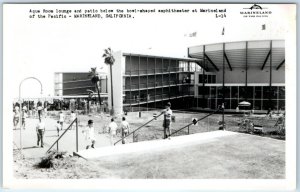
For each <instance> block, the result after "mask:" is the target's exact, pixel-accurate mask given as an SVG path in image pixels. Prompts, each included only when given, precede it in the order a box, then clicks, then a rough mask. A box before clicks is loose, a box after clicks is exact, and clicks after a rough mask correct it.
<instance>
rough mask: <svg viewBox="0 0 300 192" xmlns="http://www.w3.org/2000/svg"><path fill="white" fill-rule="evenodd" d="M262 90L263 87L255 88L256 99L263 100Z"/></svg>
mask: <svg viewBox="0 0 300 192" xmlns="http://www.w3.org/2000/svg"><path fill="white" fill-rule="evenodd" d="M261 89H262V87H255V89H254V98H255V99H261Z"/></svg>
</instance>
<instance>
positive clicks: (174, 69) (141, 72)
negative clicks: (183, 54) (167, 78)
mask: <svg viewBox="0 0 300 192" xmlns="http://www.w3.org/2000/svg"><path fill="white" fill-rule="evenodd" d="M169 72H194V71H192V70H190V71H189V70H187V69H184V68H183V67H170V68H155V69H147V70H145V69H143V70H132V71H126V72H125V75H146V74H154V73H169Z"/></svg>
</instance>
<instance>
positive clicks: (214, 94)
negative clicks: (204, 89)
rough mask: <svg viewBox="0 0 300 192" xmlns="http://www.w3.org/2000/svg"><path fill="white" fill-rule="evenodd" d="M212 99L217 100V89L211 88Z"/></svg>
mask: <svg viewBox="0 0 300 192" xmlns="http://www.w3.org/2000/svg"><path fill="white" fill-rule="evenodd" d="M210 97H211V98H216V87H210Z"/></svg>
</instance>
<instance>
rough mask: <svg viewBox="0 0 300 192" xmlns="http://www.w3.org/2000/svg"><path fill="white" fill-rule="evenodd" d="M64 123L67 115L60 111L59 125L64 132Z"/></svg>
mask: <svg viewBox="0 0 300 192" xmlns="http://www.w3.org/2000/svg"><path fill="white" fill-rule="evenodd" d="M64 121H65V115H64V114H63V112H62V111H60V113H59V123H60V126H61V127H60V129H61V130H63V126H64Z"/></svg>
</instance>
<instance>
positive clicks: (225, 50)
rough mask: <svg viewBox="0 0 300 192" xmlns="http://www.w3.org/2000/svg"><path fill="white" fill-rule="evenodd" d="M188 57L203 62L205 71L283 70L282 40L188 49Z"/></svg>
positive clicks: (283, 50)
mask: <svg viewBox="0 0 300 192" xmlns="http://www.w3.org/2000/svg"><path fill="white" fill-rule="evenodd" d="M188 56H189V57H191V58H197V59H200V60H204V62H203V68H204V69H205V70H206V71H212V72H213V71H219V70H222V68H223V63H224V67H225V69H226V70H230V71H234V69H236V68H245V67H246V66H247V68H256V69H259V70H264V69H265V68H267V67H270V62H271V61H272V63H271V66H272V68H274V69H275V70H279V69H284V68H283V67H282V65H283V64H284V63H285V42H284V40H261V41H239V42H226V43H217V44H208V45H199V46H193V47H189V48H188Z"/></svg>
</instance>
